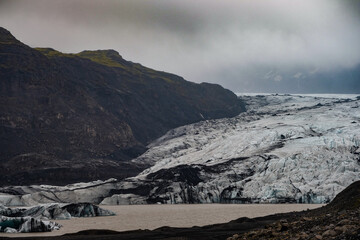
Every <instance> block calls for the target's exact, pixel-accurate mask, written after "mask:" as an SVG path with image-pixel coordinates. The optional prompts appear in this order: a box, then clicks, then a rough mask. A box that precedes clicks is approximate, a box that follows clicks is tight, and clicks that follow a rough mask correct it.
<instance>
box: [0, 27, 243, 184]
mask: <svg viewBox="0 0 360 240" xmlns="http://www.w3.org/2000/svg"><path fill="white" fill-rule="evenodd" d="M0 101H1V105H0V108H1V110H0V149H1V150H0V164H1V165H2V166H1V168H0V169H1V170H0V184H1V185H7V184H30V183H51V184H65V183H70V182H74V181H89V180H95V179H105V178H109V177H117V178H123V177H126V176H131V175H134V174H136V173H137V172H139V171H140V170H141V168H140V167H138V166H134V165H133V164H131V163H129V162H128V160H129V159H131V158H133V157H135V156H137V155H139V154H141V153H142V152H143V151H144V150H145V146H146V144H147V143H149V142H150V141H151V140H153V139H155V138H157V137H159V136H161V135H162V134H164V133H165V132H166V131H168V130H169V129H171V128H174V127H178V126H181V125H185V124H189V123H193V122H197V121H200V120H203V119H213V118H222V117H232V116H235V115H237V114H239V113H240V112H242V111H244V107H243V104H242V102H241V101H240V100H239V99H238V98H237V97H236V96H235V94H233V93H232V92H231V91H229V90H226V89H224V88H222V87H221V86H219V85H215V84H208V83H202V84H195V83H191V82H188V81H186V80H184V79H183V78H181V77H179V76H176V75H173V74H169V73H165V72H159V71H155V70H153V69H150V68H146V67H144V66H142V65H140V64H137V63H132V62H129V61H126V60H124V59H123V58H122V57H121V56H120V55H119V54H118V53H117V52H116V51H114V50H99V51H84V52H81V53H78V54H63V53H61V52H58V51H56V50H54V49H50V48H39V49H34V48H30V47H28V46H26V45H25V44H23V43H21V42H20V41H18V40H17V39H16V38H15V37H13V36H12V35H11V34H10V32H9V31H7V30H6V29H4V28H0Z"/></svg>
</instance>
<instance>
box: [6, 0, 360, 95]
mask: <svg viewBox="0 0 360 240" xmlns="http://www.w3.org/2000/svg"><path fill="white" fill-rule="evenodd" d="M359 6H360V2H359V1H350V0H349V1H344V0H316V1H311V0H293V1H291V2H290V1H288V0H267V1H265V0H243V1H236V0H226V1H216V0H198V1H195V2H194V1H190V0H182V1H180V0H174V1H166V0H151V1H149V0H138V1H133V0H125V1H116V0H103V1H95V0H75V1H60V0H54V1H46V0H34V1H26V0H22V1H21V0H8V1H6V0H5V1H4V0H2V1H0V25H1V26H3V27H5V28H7V29H8V30H9V31H11V32H12V34H13V35H15V37H16V38H18V39H19V40H21V41H22V42H24V43H25V44H27V45H29V46H31V47H52V48H54V49H57V50H59V51H62V52H68V53H70V52H71V53H74V52H80V51H82V50H85V49H86V50H95V49H115V50H116V51H118V52H119V53H120V54H121V55H122V56H123V57H124V58H125V59H127V60H130V61H133V62H139V63H141V64H142V65H145V66H148V67H151V68H154V69H157V70H161V71H166V72H172V73H175V74H178V75H180V76H183V77H184V78H185V79H187V80H189V81H194V82H212V83H218V84H221V85H223V86H224V87H226V88H229V89H231V90H232V91H235V92H247V91H248V92H266V91H267V92H278V91H280V92H285V91H290V90H291V89H297V91H301V92H309V91H314V86H313V85H312V84H311V83H312V82H314V81H315V80H314V79H318V78H320V76H321V80H319V81H318V82H317V83H316V91H317V92H329V91H332V90H333V89H338V88H337V87H336V86H338V85H339V86H343V87H344V89H345V90H344V91H347V90H346V89H350V90H351V89H353V87H354V85H355V86H359V83H358V82H359V81H358V79H359V78H357V77H355V80H354V78H351V79H350V80H348V81H344V77H343V76H342V75H339V73H341V72H346V71H352V69H356V68H358V66H359V64H360V44H359V42H360V28H359V23H360V7H359ZM338 75H339V79H337V78H334V77H332V76H338ZM329 76H331V79H330V77H329ZM351 76H354V74H352V75H351ZM355 76H357V75H356V74H355ZM359 76H360V75H359ZM330 82H331V84H330ZM329 86H332V87H331V89H330V88H329ZM359 88H360V86H359Z"/></svg>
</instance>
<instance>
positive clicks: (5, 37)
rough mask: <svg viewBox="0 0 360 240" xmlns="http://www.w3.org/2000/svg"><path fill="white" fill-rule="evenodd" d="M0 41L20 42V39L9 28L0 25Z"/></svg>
mask: <svg viewBox="0 0 360 240" xmlns="http://www.w3.org/2000/svg"><path fill="white" fill-rule="evenodd" d="M0 43H19V41H18V40H17V39H16V38H15V37H14V36H13V35H12V34H11V33H10V32H9V31H8V30H7V29H5V28H3V27H0Z"/></svg>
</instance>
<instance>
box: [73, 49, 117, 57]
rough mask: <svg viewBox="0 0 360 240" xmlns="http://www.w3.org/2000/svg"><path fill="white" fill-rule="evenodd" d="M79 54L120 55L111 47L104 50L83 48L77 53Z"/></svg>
mask: <svg viewBox="0 0 360 240" xmlns="http://www.w3.org/2000/svg"><path fill="white" fill-rule="evenodd" d="M78 55H79V56H91V55H94V56H95V55H102V56H104V55H105V56H107V57H120V58H122V57H121V55H120V54H119V53H118V52H117V51H115V50H113V49H105V50H85V51H82V52H80V53H78Z"/></svg>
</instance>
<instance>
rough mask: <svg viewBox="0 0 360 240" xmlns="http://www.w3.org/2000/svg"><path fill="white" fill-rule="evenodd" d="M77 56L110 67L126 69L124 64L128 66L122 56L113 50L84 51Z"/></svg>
mask: <svg viewBox="0 0 360 240" xmlns="http://www.w3.org/2000/svg"><path fill="white" fill-rule="evenodd" d="M76 56H78V57H81V58H87V59H90V60H91V61H93V62H97V63H100V64H102V65H106V66H109V67H121V68H123V67H124V64H127V63H126V61H125V60H124V59H123V58H122V57H121V55H120V54H119V53H118V52H117V51H115V50H112V49H108V50H94V51H90V50H85V51H82V52H80V53H78V54H76Z"/></svg>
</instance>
